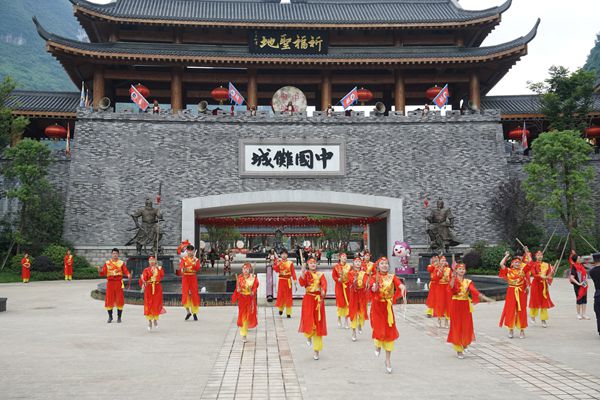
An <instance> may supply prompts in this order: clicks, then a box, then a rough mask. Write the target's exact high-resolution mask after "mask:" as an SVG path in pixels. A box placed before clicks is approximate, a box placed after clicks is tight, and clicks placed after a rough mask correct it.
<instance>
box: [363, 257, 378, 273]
mask: <svg viewBox="0 0 600 400" xmlns="http://www.w3.org/2000/svg"><path fill="white" fill-rule="evenodd" d="M374 267H375V263H373V262H372V261H366V260H365V261H363V263H362V269H363V270H365V271H366V272H367V275H369V276H371V275H373V274H374V273H375V269H374Z"/></svg>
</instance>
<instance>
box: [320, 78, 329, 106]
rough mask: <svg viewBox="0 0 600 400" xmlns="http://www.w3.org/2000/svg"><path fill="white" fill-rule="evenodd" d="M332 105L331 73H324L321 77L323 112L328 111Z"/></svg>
mask: <svg viewBox="0 0 600 400" xmlns="http://www.w3.org/2000/svg"><path fill="white" fill-rule="evenodd" d="M330 104H331V71H323V74H322V75H321V111H325V110H327V107H329V105H330Z"/></svg>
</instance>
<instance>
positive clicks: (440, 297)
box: [433, 256, 452, 328]
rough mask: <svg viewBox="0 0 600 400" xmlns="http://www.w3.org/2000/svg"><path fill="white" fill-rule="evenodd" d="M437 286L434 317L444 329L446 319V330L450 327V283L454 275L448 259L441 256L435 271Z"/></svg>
mask: <svg viewBox="0 0 600 400" xmlns="http://www.w3.org/2000/svg"><path fill="white" fill-rule="evenodd" d="M435 274H436V276H437V284H436V285H435V293H434V295H433V296H434V303H433V316H434V317H436V318H437V320H438V327H440V328H441V327H442V319H444V328H447V327H448V307H449V305H450V291H449V290H448V283H450V276H451V275H452V268H450V266H449V265H448V261H446V257H444V256H440V258H439V263H438V267H437V268H436V269H435Z"/></svg>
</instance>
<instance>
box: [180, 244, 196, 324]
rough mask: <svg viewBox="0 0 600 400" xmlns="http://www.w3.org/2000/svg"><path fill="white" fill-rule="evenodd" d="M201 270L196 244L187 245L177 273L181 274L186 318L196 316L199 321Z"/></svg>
mask: <svg viewBox="0 0 600 400" xmlns="http://www.w3.org/2000/svg"><path fill="white" fill-rule="evenodd" d="M199 271H200V260H199V259H198V258H197V257H196V252H195V251H194V246H193V245H191V244H188V245H187V246H186V255H185V257H182V258H181V261H179V269H178V270H177V275H180V276H181V305H183V307H185V311H187V314H186V316H185V320H186V321H187V320H188V319H190V317H191V316H192V315H193V316H194V321H198V309H199V308H200V294H199V293H198V277H197V274H198V272H199Z"/></svg>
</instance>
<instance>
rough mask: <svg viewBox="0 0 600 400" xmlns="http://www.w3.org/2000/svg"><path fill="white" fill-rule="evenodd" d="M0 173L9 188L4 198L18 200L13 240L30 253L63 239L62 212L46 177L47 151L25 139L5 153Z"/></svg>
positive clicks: (41, 144)
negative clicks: (25, 247)
mask: <svg viewBox="0 0 600 400" xmlns="http://www.w3.org/2000/svg"><path fill="white" fill-rule="evenodd" d="M3 155H4V160H5V165H4V168H3V170H2V173H3V175H4V177H5V178H6V181H7V183H8V184H9V189H8V191H7V197H9V198H14V199H17V200H18V201H19V212H18V216H17V219H16V221H15V222H14V224H13V229H12V240H13V242H14V243H16V244H17V252H18V251H19V247H21V246H23V245H26V246H28V249H29V251H30V252H32V253H33V254H37V253H39V251H41V249H42V248H44V247H45V246H46V245H48V244H51V243H57V242H59V241H60V239H61V237H62V226H63V217H64V209H63V206H62V202H61V201H60V198H59V197H58V195H57V194H56V192H55V191H54V190H53V189H52V187H51V186H50V184H49V183H48V180H47V179H46V175H47V174H48V166H49V165H50V149H49V148H48V147H47V146H46V145H45V144H43V143H40V142H39V141H36V140H31V139H25V140H23V141H21V142H20V143H19V144H18V145H17V146H15V147H10V148H7V149H5V150H4V153H3Z"/></svg>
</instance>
